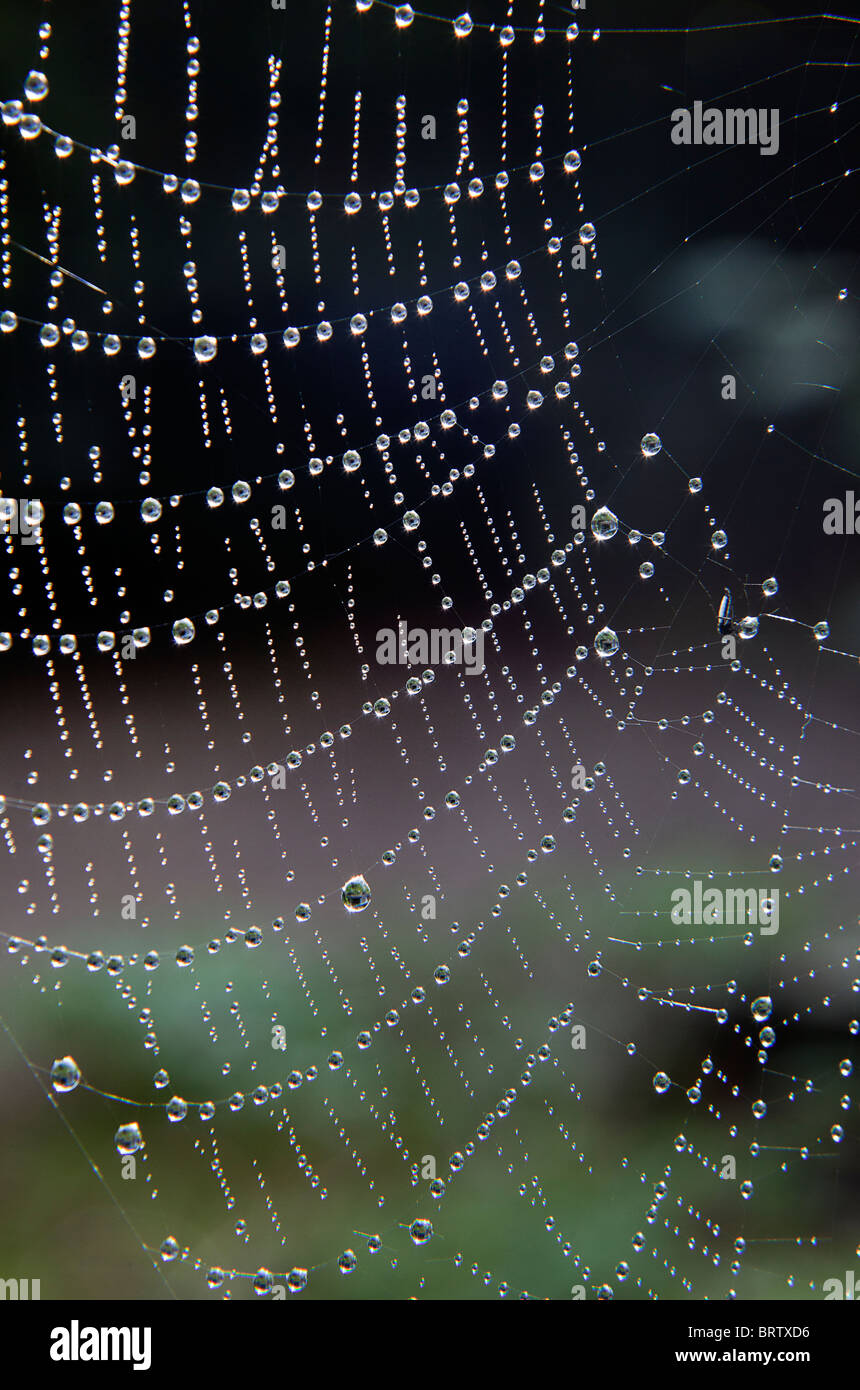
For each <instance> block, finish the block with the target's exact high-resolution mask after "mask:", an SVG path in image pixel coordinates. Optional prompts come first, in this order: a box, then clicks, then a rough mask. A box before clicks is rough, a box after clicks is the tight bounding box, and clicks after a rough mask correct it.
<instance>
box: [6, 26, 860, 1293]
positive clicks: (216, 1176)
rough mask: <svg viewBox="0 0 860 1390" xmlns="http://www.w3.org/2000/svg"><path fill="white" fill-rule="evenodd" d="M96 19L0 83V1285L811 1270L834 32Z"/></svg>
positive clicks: (400, 1282) (597, 1278)
mask: <svg viewBox="0 0 860 1390" xmlns="http://www.w3.org/2000/svg"><path fill="white" fill-rule="evenodd" d="M92 9H93V16H92V21H91V22H90V21H89V20H88V26H87V30H86V32H83V31H81V32H79V30H78V27H77V25H76V23H75V21H74V19H73V18H72V17H70V16H67V15H60V14H59V13H50V12H49V10H48V8H47V7H43V6H37V5H35V4H33V3H27V4H21V5H20V6H19V7H18V9H17V10H16V11H15V13H14V23H13V18H12V17H10V20H9V30H10V43H9V45H8V52H7V54H6V57H5V59H4V89H5V92H6V95H7V100H6V102H5V105H4V107H3V113H2V114H3V121H4V137H5V150H4V154H3V167H2V171H0V172H1V173H2V186H0V194H2V199H3V202H2V207H0V214H2V217H3V223H2V231H3V242H2V248H0V250H2V275H3V309H4V313H3V318H2V321H0V326H2V329H3V341H2V345H0V346H2V352H3V358H4V391H3V408H2V422H3V423H2V429H3V439H4V449H3V460H4V462H3V469H2V491H3V496H4V498H6V499H8V501H7V504H6V505H7V511H6V512H5V513H4V515H5V517H6V531H7V534H6V536H5V539H4V544H5V552H6V564H7V577H6V587H5V594H4V599H3V610H2V612H3V614H5V615H6V616H5V620H4V621H2V623H0V627H2V629H3V637H2V645H3V649H4V650H3V653H2V659H3V662H4V674H5V681H4V691H5V696H6V708H7V717H6V720H5V722H4V732H3V739H4V743H3V768H4V791H5V796H4V800H3V818H2V828H3V833H4V846H5V848H4V853H5V854H6V856H7V859H6V879H7V882H8V883H9V884H14V885H15V888H16V892H15V893H14V894H13V893H12V892H11V891H10V894H9V899H10V901H9V904H8V907H7V914H6V920H5V924H4V931H3V933H2V935H3V938H4V941H5V943H6V946H7V948H8V950H7V953H6V954H5V956H4V970H3V974H2V977H0V998H2V1016H3V1028H4V1035H5V1038H6V1042H7V1046H6V1049H5V1052H6V1072H5V1075H4V1087H5V1101H6V1105H7V1108H8V1112H9V1114H10V1116H14V1117H15V1125H14V1130H15V1143H14V1146H12V1147H10V1151H9V1153H8V1154H7V1156H6V1158H5V1159H4V1169H3V1171H4V1190H5V1192H6V1194H7V1200H6V1204H5V1205H6V1207H7V1212H6V1216H7V1220H6V1222H5V1223H4V1248H3V1251H2V1254H3V1263H4V1268H3V1269H2V1270H0V1273H3V1274H5V1275H6V1276H9V1275H11V1274H13V1273H15V1269H14V1268H12V1266H20V1272H21V1273H22V1274H23V1273H24V1272H25V1271H29V1272H30V1273H31V1276H32V1277H39V1275H40V1272H41V1277H42V1281H43V1296H45V1297H61V1296H66V1295H68V1293H69V1292H70V1291H73V1290H74V1291H75V1292H78V1291H83V1292H84V1293H85V1294H86V1296H89V1297H95V1298H103V1297H107V1296H121V1297H127V1298H131V1297H163V1296H168V1297H169V1296H171V1295H173V1296H176V1297H180V1298H197V1297H207V1296H208V1297H213V1298H222V1297H226V1298H233V1299H240V1298H253V1297H254V1296H264V1297H274V1298H277V1297H280V1296H282V1295H283V1294H285V1293H286V1296H287V1297H289V1296H292V1295H293V1294H301V1293H303V1292H307V1294H308V1295H310V1296H313V1297H317V1298H323V1299H335V1298H342V1297H360V1298H402V1297H413V1296H421V1297H430V1298H470V1297H472V1298H475V1297H498V1296H507V1297H552V1298H569V1297H570V1296H571V1293H573V1294H574V1296H577V1297H580V1296H581V1297H586V1298H589V1299H591V1298H595V1297H598V1298H610V1297H615V1298H619V1299H624V1298H630V1299H652V1298H675V1299H680V1298H690V1299H705V1298H708V1299H713V1298H718V1299H724V1298H734V1297H740V1298H774V1297H777V1298H791V1297H810V1296H812V1297H821V1296H822V1284H823V1281H825V1280H827V1279H828V1278H832V1277H837V1278H841V1277H842V1274H843V1272H844V1271H845V1270H846V1268H850V1267H851V1260H852V1258H855V1256H856V1249H857V1239H858V1235H857V1218H858V1211H860V1204H858V1194H857V1187H856V1178H854V1179H852V1177H851V1162H850V1160H851V1158H852V1157H856V1144H857V1123H856V1113H857V1112H856V1100H855V1099H854V1097H853V1095H852V1092H851V1087H852V1082H851V1073H852V1069H853V1059H854V1053H855V1050H856V1041H855V1040H856V1037H857V1033H858V1030H860V1023H858V1003H857V993H858V990H860V970H858V961H860V953H858V947H857V936H856V930H855V927H856V899H855V898H854V897H853V895H852V880H851V877H850V873H851V870H852V869H853V867H854V864H855V861H856V849H857V843H856V834H857V829H856V825H855V819H856V814H857V812H856V804H857V791H856V787H855V785H854V783H855V781H856V777H855V774H854V767H855V766H856V758H857V729H856V727H855V725H856V713H855V710H854V708H853V706H852V705H851V703H850V700H851V697H852V691H851V689H850V687H849V678H850V675H851V674H853V666H854V664H855V663H856V660H857V656H856V654H855V653H856V651H857V650H858V647H860V642H858V633H857V616H856V615H857V597H858V594H857V565H856V561H854V560H853V558H852V552H851V547H852V545H853V544H854V543H855V540H854V538H853V537H852V536H851V535H846V536H845V537H837V536H830V535H825V534H824V533H823V530H822V527H821V525H820V523H819V517H820V516H821V514H822V512H821V509H822V505H823V503H824V502H825V501H826V499H827V498H829V497H832V496H834V495H836V496H841V495H842V494H843V492H844V491H845V489H846V488H850V487H851V485H852V480H853V478H854V476H855V472H856V469H855V465H854V462H853V450H852V448H851V441H852V426H853V427H854V429H855V430H856V420H857V411H858V397H857V373H856V341H857V333H856V329H857V313H856V297H855V295H854V293H853V291H852V290H851V288H850V286H851V280H852V273H853V272H854V271H855V269H856V253H855V251H854V250H853V248H852V243H851V236H852V233H853V223H854V219H855V218H856V210H855V208H854V206H853V202H852V190H853V178H852V176H851V170H850V167H849V165H848V162H847V161H848V156H847V154H846V150H847V149H848V148H849V144H850V137H851V136H852V135H855V134H856V125H857V121H856V105H855V103H856V100H857V97H856V93H855V92H852V91H850V90H849V87H850V83H851V79H852V78H853V75H854V72H855V69H856V62H855V61H854V59H853V57H852V54H853V44H854V38H855V34H856V26H855V25H854V24H853V22H848V21H843V20H840V19H838V18H836V17H830V18H826V19H825V18H822V17H816V16H813V17H811V18H810V17H806V18H803V19H802V20H801V21H800V22H797V23H794V22H792V21H790V20H788V19H785V20H783V21H781V22H780V21H773V22H769V21H762V22H761V23H760V22H759V21H758V20H757V19H755V20H754V21H752V22H750V23H749V24H747V23H746V21H744V22H742V23H732V24H730V25H729V24H726V25H724V24H714V25H710V26H708V25H697V24H691V23H689V19H690V16H689V15H688V13H687V12H686V10H684V9H682V8H680V7H678V10H677V13H673V14H672V15H670V16H669V17H668V18H667V20H666V25H665V27H661V28H660V29H657V28H655V29H649V28H647V27H645V26H642V25H641V23H640V24H638V25H636V24H634V23H633V22H631V26H630V27H629V28H625V27H624V23H623V21H624V11H623V9H621V10H619V11H618V14H617V21H618V22H617V25H616V27H612V28H604V29H603V32H601V31H600V30H599V29H596V28H595V27H594V23H593V22H592V15H591V8H590V7H588V8H587V10H586V11H585V12H583V13H581V14H579V15H578V16H576V22H575V23H572V20H571V15H570V13H565V7H563V6H561V5H550V4H544V3H543V0H534V2H533V3H526V0H519V2H518V3H516V4H511V5H495V6H490V5H485V6H481V7H479V6H477V5H475V6H473V7H472V8H471V10H470V13H469V15H468V16H466V17H459V18H458V16H456V15H454V14H453V13H452V14H449V15H444V16H443V15H439V14H435V13H434V14H429V13H424V12H421V13H417V14H415V15H412V16H410V14H409V13H407V12H408V10H409V7H408V6H407V7H403V6H395V5H392V4H387V3H383V0H375V3H373V4H372V5H370V4H364V3H362V4H361V5H360V7H357V6H355V5H353V4H352V3H351V2H350V3H346V0H343V2H342V3H331V4H326V3H323V2H322V0H314V3H312V4H307V5H303V6H301V7H295V6H293V7H290V8H288V9H287V11H285V12H283V13H282V12H279V11H276V10H273V9H271V7H269V6H263V5H259V6H256V7H254V8H253V9H252V8H251V7H248V10H247V13H243V14H242V16H241V17H240V18H239V17H237V16H236V15H235V14H233V13H232V11H231V12H230V13H229V16H228V13H227V12H226V11H220V12H218V11H214V10H213V9H212V8H211V7H210V8H209V9H207V10H206V11H205V12H204V11H203V10H202V9H200V11H199V12H198V7H197V6H195V5H191V4H189V3H187V0H186V3H184V4H183V6H182V7H181V10H180V9H179V8H176V9H173V8H172V7H166V6H165V7H160V6H152V5H150V6H147V8H146V11H145V12H144V11H143V10H142V9H141V10H140V11H137V10H136V9H135V8H134V7H133V6H132V5H131V4H129V3H125V4H123V5H122V6H121V7H120V10H119V15H118V16H117V13H116V11H115V10H111V9H110V7H107V6H93V7H92ZM294 10H298V11H299V13H295V12H294ZM45 15H49V19H47V20H46V19H45ZM615 17H616V16H614V18H615ZM639 19H640V16H639V14H638V10H636V9H632V10H631V21H633V20H639ZM586 20H587V22H586ZM594 22H595V23H596V21H594ZM22 73H23V74H25V81H24V82H23V83H22V78H21V74H22ZM27 73H29V74H30V76H29V77H26V74H27ZM42 74H43V75H44V76H40V75H42ZM84 93H85V96H84V95H82V94H84ZM679 94H680V95H679ZM696 99H701V100H703V102H704V103H705V104H706V105H708V104H709V105H714V106H718V107H721V108H722V107H725V106H737V107H755V108H768V109H770V108H778V109H779V111H780V137H781V148H780V152H779V154H778V155H777V156H776V157H774V158H766V157H762V156H761V155H760V154H759V152H758V151H757V150H755V149H737V148H731V147H713V148H701V149H698V148H691V149H683V148H678V147H677V146H674V145H673V144H672V143H671V141H670V139H669V128H670V127H669V114H670V112H671V110H672V109H673V108H674V107H675V106H677V105H679V104H680V105H684V106H691V105H692V102H693V100H696ZM16 102H18V103H19V104H18V105H16ZM428 117H430V118H432V122H435V128H434V126H433V125H432V122H431V124H430V125H428V124H427V118H428ZM129 118H131V122H132V124H131V126H129V123H128V122H129ZM129 133H131V134H132V135H133V137H134V138H126V136H128V135H129ZM431 133H432V135H433V136H434V138H424V137H425V135H429V134H431ZM114 138H115V140H116V142H115V143H111V142H112V141H113V140H114ZM580 263H581V264H582V268H577V267H578V266H579V265H580ZM727 380H731V381H733V382H734V391H735V395H734V396H729V397H728V398H727V397H726V394H725V391H726V381H727ZM574 509H583V510H582V512H579V511H577V510H574ZM607 514H608V515H607ZM583 516H584V518H585V522H584V524H583ZM30 522H32V523H33V527H34V529H32V530H31V531H29V532H28V530H27V527H28V525H29V524H30ZM725 594H728V595H729V598H730V601H731V605H732V621H733V623H734V626H733V627H732V628H731V629H727V630H728V631H729V633H730V635H733V636H734V639H735V643H736V650H735V654H734V655H733V656H731V655H729V656H728V657H727V656H726V654H725V651H724V646H723V636H722V635H721V634H720V632H719V631H718V624H717V614H718V610H719V609H720V606H721V601H722V599H723V596H724V595H725ZM723 611H724V612H725V605H723ZM401 622H405V623H406V624H407V627H408V629H410V630H414V629H423V630H425V631H428V632H431V631H433V630H434V629H439V628H445V629H454V630H456V631H457V632H463V631H464V630H465V631H466V632H467V634H468V635H470V634H469V630H470V629H471V630H473V632H474V633H475V634H479V636H476V637H475V639H474V640H475V641H476V642H479V643H480V642H482V643H483V661H484V669H483V670H482V671H480V672H473V671H472V670H471V669H470V668H469V667H468V665H467V664H465V663H461V664H458V663H456V662H454V663H452V664H446V663H444V662H440V663H437V664H432V663H431V664H428V663H426V662H424V661H418V662H417V663H416V664H414V665H412V666H411V667H410V666H407V665H405V664H403V665H397V666H389V665H385V664H381V663H380V661H379V660H378V659H377V657H378V653H377V649H378V645H379V638H378V633H379V632H380V631H382V630H384V629H392V630H397V628H398V624H399V623H401ZM473 647H474V642H473ZM467 650H468V649H467ZM356 879H363V880H364V884H363V885H362V884H359V885H358V888H355V887H353V895H355V894H356V893H358V894H359V899H358V902H357V903H356V902H355V901H353V902H351V903H349V906H358V907H359V909H360V910H358V911H352V910H348V906H347V904H346V903H345V898H346V899H349V894H345V893H344V888H345V885H346V884H348V883H350V882H352V881H354V880H356ZM696 881H698V882H701V883H702V884H703V885H704V887H705V888H713V887H716V888H719V889H720V890H721V891H725V890H729V889H733V888H737V887H742V888H743V889H748V888H754V889H755V890H756V892H761V893H766V894H768V895H773V894H774V893H775V892H777V891H778V897H779V921H778V930H777V931H775V932H766V931H760V930H759V928H758V925H757V924H754V923H741V924H739V925H734V924H725V925H722V924H721V925H717V926H714V925H713V924H706V925H698V926H697V925H695V924H691V925H687V926H680V925H677V924H676V923H675V922H674V921H673V920H672V918H671V916H670V911H671V906H672V902H673V899H672V893H673V892H674V891H675V890H677V889H679V888H685V887H686V888H688V889H689V890H690V891H692V886H693V884H694V882H696ZM364 889H367V890H369V901H368V902H365V897H366V896H367V893H365V894H364V896H361V892H362V891H363V890H364ZM771 900H773V898H771ZM64 1059H65V1060H64ZM34 1083H35V1084H34ZM46 1102H47V1103H46ZM13 1150H14V1151H13ZM129 1160H131V1161H130V1162H129ZM31 1171H32V1174H33V1175H32V1176H31ZM852 1182H853V1186H852ZM65 1246H68V1248H69V1249H70V1250H71V1251H72V1254H71V1255H66V1256H63V1255H62V1253H61V1249H60V1247H65ZM40 1262H41V1270H40V1268H38V1267H37V1266H40ZM7 1266H8V1268H7ZM48 1268H50V1270H51V1271H52V1273H51V1274H50V1275H48V1274H47V1273H46V1271H47V1270H48Z"/></svg>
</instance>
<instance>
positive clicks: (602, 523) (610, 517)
mask: <svg viewBox="0 0 860 1390" xmlns="http://www.w3.org/2000/svg"><path fill="white" fill-rule="evenodd" d="M591 530H592V533H593V535H595V536H596V537H597V539H598V540H599V541H609V540H611V539H612V537H613V536H614V535H615V533H616V531H617V530H618V517H617V516H616V515H615V513H614V512H611V511H610V510H609V508H608V507H600V508H599V509H598V510H597V511H596V512H595V513H594V516H593V517H592V518H591Z"/></svg>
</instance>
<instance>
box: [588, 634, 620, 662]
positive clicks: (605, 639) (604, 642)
mask: <svg viewBox="0 0 860 1390" xmlns="http://www.w3.org/2000/svg"><path fill="white" fill-rule="evenodd" d="M618 647H619V642H618V634H617V633H615V632H613V630H612V628H611V627H602V628H601V629H600V631H599V632H598V634H597V636H596V637H595V639H594V650H595V651H596V652H597V655H598V656H602V657H610V656H614V655H615V653H616V652H617V651H618Z"/></svg>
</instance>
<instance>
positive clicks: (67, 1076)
mask: <svg viewBox="0 0 860 1390" xmlns="http://www.w3.org/2000/svg"><path fill="white" fill-rule="evenodd" d="M80 1079H81V1073H80V1069H79V1067H78V1064H77V1062H76V1061H75V1059H74V1057H60V1058H59V1059H58V1060H57V1061H56V1062H55V1063H54V1065H53V1066H52V1067H51V1084H52V1086H53V1088H54V1090H55V1091H73V1090H74V1089H75V1087H76V1086H77V1085H78V1083H79V1081H80Z"/></svg>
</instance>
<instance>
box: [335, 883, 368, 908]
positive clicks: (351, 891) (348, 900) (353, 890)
mask: <svg viewBox="0 0 860 1390" xmlns="http://www.w3.org/2000/svg"><path fill="white" fill-rule="evenodd" d="M340 896H341V902H342V903H343V905H344V907H345V908H346V910H347V912H364V910H365V908H366V907H368V906H369V904H370V899H371V892H370V884H369V883H368V882H367V879H366V878H364V877H363V876H362V875H361V874H357V875H356V877H355V878H350V879H348V880H347V882H346V883H345V884H344V885H343V887H342V888H341V890H340Z"/></svg>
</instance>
